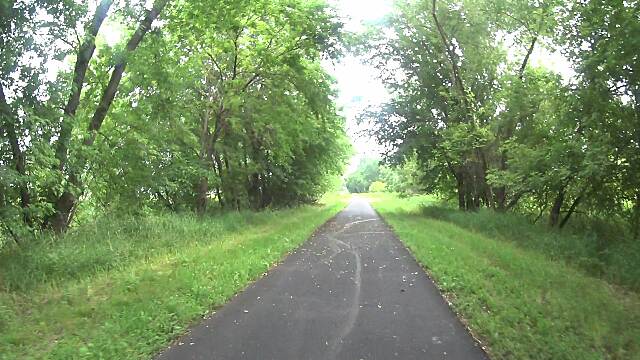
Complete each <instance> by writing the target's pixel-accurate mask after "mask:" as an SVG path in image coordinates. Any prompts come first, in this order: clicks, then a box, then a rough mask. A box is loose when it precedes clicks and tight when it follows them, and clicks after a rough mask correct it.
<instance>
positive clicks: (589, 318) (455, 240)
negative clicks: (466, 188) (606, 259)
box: [372, 195, 640, 359]
mask: <svg viewBox="0 0 640 360" xmlns="http://www.w3.org/2000/svg"><path fill="white" fill-rule="evenodd" d="M424 202H425V198H411V199H400V198H397V197H394V196H392V195H376V196H375V197H374V198H373V201H372V204H373V206H374V207H375V208H376V210H378V211H379V212H380V214H381V215H382V216H383V217H384V218H385V219H386V220H387V221H388V222H389V224H390V225H391V226H393V228H394V229H395V231H396V233H397V234H398V236H399V237H400V239H402V241H403V242H404V243H405V244H406V245H407V246H408V247H409V249H410V250H411V251H412V252H413V254H414V255H415V257H416V258H417V259H418V261H420V262H421V263H422V264H424V265H425V267H426V268H427V269H428V271H429V273H430V274H431V276H432V277H433V279H434V281H436V283H437V284H438V286H439V287H440V288H441V289H442V291H443V292H444V293H445V295H446V296H447V297H448V298H449V299H450V300H451V302H452V305H453V306H454V308H455V309H456V311H458V312H459V313H461V314H462V316H463V317H464V318H465V319H466V321H467V322H468V325H469V327H470V328H471V329H472V331H473V332H474V333H475V334H476V335H477V336H478V337H479V338H481V339H482V340H483V342H484V343H485V344H486V345H488V347H489V349H490V353H491V355H492V357H493V358H494V359H639V358H640V296H638V294H637V293H635V292H632V291H623V290H621V289H620V288H618V287H615V286H612V285H610V284H609V283H607V282H606V281H604V280H603V279H600V278H595V277H592V276H590V275H588V274H587V273H586V272H585V271H584V270H583V269H581V268H580V266H574V265H573V264H571V263H568V262H564V261H558V260H557V259H554V256H553V255H552V254H549V253H547V252H546V251H544V250H543V249H533V248H532V247H527V246H519V243H518V241H517V239H511V240H509V239H508V236H518V233H512V234H510V235H508V236H507V234H501V235H500V236H488V234H490V233H491V231H493V232H494V233H495V231H496V230H495V229H496V226H495V223H496V222H500V221H505V219H504V218H500V216H499V215H497V214H496V215H494V217H495V219H494V220H491V219H490V218H488V217H486V216H485V215H476V216H485V218H484V219H483V221H484V223H483V224H482V226H484V227H485V228H491V227H493V228H494V229H493V230H491V231H476V230H474V229H473V228H465V227H463V226H460V225H458V224H456V223H454V222H451V221H446V220H439V219H434V218H430V217H428V216H426V215H425V212H424V209H423V204H424ZM467 216H474V215H473V214H471V215H467ZM476 225H477V226H478V227H480V226H481V223H480V222H478V223H477V224H476ZM532 241H533V238H532Z"/></svg>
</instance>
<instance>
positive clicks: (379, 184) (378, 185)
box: [369, 181, 387, 193]
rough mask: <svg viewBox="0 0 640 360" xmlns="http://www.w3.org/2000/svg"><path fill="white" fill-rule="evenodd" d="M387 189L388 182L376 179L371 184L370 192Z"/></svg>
mask: <svg viewBox="0 0 640 360" xmlns="http://www.w3.org/2000/svg"><path fill="white" fill-rule="evenodd" d="M385 191H387V184H385V183H383V182H382V181H374V182H372V183H371V185H369V192H372V193H377V192H385Z"/></svg>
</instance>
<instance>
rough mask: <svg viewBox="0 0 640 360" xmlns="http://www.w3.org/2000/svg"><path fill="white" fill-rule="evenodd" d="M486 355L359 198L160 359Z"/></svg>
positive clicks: (468, 358)
mask: <svg viewBox="0 0 640 360" xmlns="http://www.w3.org/2000/svg"><path fill="white" fill-rule="evenodd" d="M394 358H397V359H465V360H475V359H486V357H485V355H484V353H483V351H482V350H481V349H480V348H479V347H477V346H476V344H475V343H474V341H473V339H472V338H471V337H470V336H469V334H468V333H467V332H466V330H465V329H464V327H463V326H462V324H461V323H460V321H459V320H458V319H457V318H456V316H455V315H454V314H453V313H452V312H451V310H450V309H449V308H448V306H447V304H446V303H445V301H444V300H443V299H442V297H441V296H440V294H439V293H438V290H437V288H436V287H435V286H434V285H433V283H432V282H431V280H430V279H429V278H428V277H427V276H426V274H425V273H424V271H423V270H422V268H421V267H420V266H419V265H418V264H417V263H416V262H415V260H414V259H413V258H412V257H411V255H410V254H409V252H408V251H407V250H406V249H405V248H404V247H403V245H402V244H401V243H400V242H399V240H397V239H396V238H395V236H394V235H393V233H392V232H391V230H390V229H389V227H388V226H387V225H386V224H385V223H384V222H383V221H382V220H381V219H380V217H379V216H378V215H377V214H376V213H375V212H374V211H373V209H372V208H371V206H370V205H369V204H368V203H367V202H366V201H365V200H362V199H355V200H354V201H353V202H352V203H351V204H350V205H349V206H348V207H347V208H346V209H345V210H344V211H342V212H341V213H340V214H338V215H337V216H336V217H335V218H334V219H332V220H330V221H329V222H327V223H326V224H325V225H323V226H322V227H321V228H320V229H319V231H318V232H316V234H315V235H314V236H313V237H312V238H311V239H309V241H307V242H306V243H305V244H304V245H303V246H302V247H301V248H299V249H298V250H297V251H295V252H294V253H292V254H291V255H290V256H289V257H287V258H286V260H285V261H284V262H283V263H282V264H281V265H279V266H278V267H276V268H275V269H274V270H273V271H271V272H270V274H269V275H267V276H266V277H264V278H262V279H261V280H259V281H258V282H256V283H255V284H253V285H251V286H249V288H247V289H246V290H245V291H244V292H243V293H241V294H239V295H238V296H237V297H235V298H233V299H232V300H231V302H229V303H228V304H227V305H225V306H224V307H223V308H222V309H220V311H218V312H217V313H216V314H214V315H213V316H212V317H211V318H210V319H208V320H205V321H204V322H203V323H202V324H200V325H198V326H196V327H194V328H193V329H192V330H191V331H190V333H188V334H187V335H185V336H184V337H183V338H182V339H180V341H179V342H178V343H177V345H175V346H173V347H171V348H169V349H167V350H166V351H164V352H163V353H161V354H160V355H159V356H158V359H274V360H287V359H291V360H305V359H349V360H357V359H381V360H382V359H394Z"/></svg>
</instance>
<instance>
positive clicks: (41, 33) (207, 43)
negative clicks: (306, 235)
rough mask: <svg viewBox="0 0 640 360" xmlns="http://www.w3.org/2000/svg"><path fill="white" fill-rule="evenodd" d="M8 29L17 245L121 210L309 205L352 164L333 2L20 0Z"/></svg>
mask: <svg viewBox="0 0 640 360" xmlns="http://www.w3.org/2000/svg"><path fill="white" fill-rule="evenodd" d="M0 27H1V28H2V34H1V35H0V46H1V48H2V49H3V50H2V53H1V55H0V110H1V119H0V122H1V124H2V130H1V131H0V166H1V168H0V220H1V222H2V223H1V225H2V226H1V229H2V230H1V231H2V234H3V236H6V237H7V238H13V239H14V240H16V241H20V240H19V239H21V238H23V237H24V236H26V235H27V234H29V233H32V232H37V231H42V230H46V229H51V230H54V231H56V232H63V231H65V230H66V229H67V228H68V227H69V226H70V224H72V223H73V222H74V221H82V219H83V218H88V217H90V216H94V215H96V214H99V213H103V212H107V211H112V210H117V211H124V212H140V211H144V210H145V209H167V210H169V211H179V210H182V209H191V210H194V211H196V212H198V213H200V214H203V213H205V212H206V211H207V208H208V207H211V206H214V207H217V208H224V209H244V208H251V209H261V208H265V207H268V206H289V205H295V204H297V203H303V202H310V201H314V200H315V199H317V198H318V197H319V196H320V195H321V194H322V193H323V192H324V191H326V190H327V188H328V187H329V186H330V184H332V179H333V178H334V177H336V176H339V175H340V174H341V173H342V170H343V167H344V165H345V162H346V160H347V158H348V156H349V154H350V143H349V141H348V139H347V137H346V134H345V129H344V122H345V120H344V119H343V118H342V117H341V116H340V115H339V114H338V111H337V109H336V105H335V102H334V99H335V96H336V95H335V90H334V82H333V79H332V78H331V77H330V76H329V75H328V74H327V73H326V72H325V71H324V70H323V68H322V66H321V64H320V62H321V61H322V60H323V59H326V60H332V59H333V60H335V59H337V58H338V57H339V56H340V55H341V53H342V51H343V42H344V41H343V39H344V31H343V29H342V27H343V25H342V23H341V22H340V21H339V19H338V17H337V15H336V14H335V11H334V10H333V9H332V8H331V7H330V6H328V5H327V4H326V3H325V2H324V1H319V0H318V1H316V0H282V1H281V0H277V1H272V0H269V1H262V0H257V1H225V0H223V1H215V2H211V1H169V0H156V1H155V2H153V3H149V2H144V1H113V0H100V1H98V2H96V3H94V2H86V3H85V2H81V3H79V2H76V1H71V0H69V1H50V0H33V1H18V0H15V1H14V0H10V1H8V2H6V1H5V2H2V11H1V12H0ZM114 33H116V34H117V33H121V34H122V38H121V39H120V40H118V41H116V42H115V43H114V42H113V41H107V40H109V39H108V36H111V35H113V34H114Z"/></svg>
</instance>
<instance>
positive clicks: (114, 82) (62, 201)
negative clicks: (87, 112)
mask: <svg viewBox="0 0 640 360" xmlns="http://www.w3.org/2000/svg"><path fill="white" fill-rule="evenodd" d="M167 2H168V0H158V1H156V3H155V4H154V5H153V8H152V9H151V10H150V11H148V12H147V14H146V15H145V17H144V19H142V21H141V22H140V24H139V26H138V28H137V29H136V31H135V32H134V33H133V35H132V36H131V38H130V39H129V42H128V43H127V47H126V54H125V55H124V56H123V57H122V59H121V60H120V61H119V62H118V63H117V64H116V65H115V67H114V69H113V71H112V73H111V78H110V79H109V84H108V85H107V87H106V89H105V90H104V92H103V93H102V97H101V99H100V103H99V104H98V107H97V108H96V111H95V112H94V114H93V118H92V119H91V123H90V124H89V129H88V131H89V134H88V136H87V137H86V138H85V140H84V142H83V144H84V145H85V146H91V145H93V143H94V141H95V138H96V135H97V132H98V131H99V130H100V127H101V126H102V122H103V121H104V119H105V117H106V116H107V112H108V111H109V108H110V107H111V103H112V102H113V99H114V98H115V95H116V91H117V90H118V86H119V85H120V80H121V79H122V74H123V73H124V69H125V67H126V64H127V60H126V59H127V56H128V55H130V54H131V52H133V51H134V50H135V49H136V48H137V47H138V45H139V44H140V42H141V41H142V38H143V37H144V35H145V34H146V33H147V31H148V30H149V29H150V27H151V23H153V21H154V20H155V19H156V18H157V17H158V15H159V14H160V11H162V9H163V8H164V7H165V6H166V4H167ZM105 3H108V2H107V1H103V2H102V3H101V6H102V5H103V4H105ZM96 15H98V14H96ZM105 16H106V12H105ZM102 20H104V19H102ZM100 23H101V21H100ZM93 46H95V45H93ZM85 71H86V69H85ZM74 77H75V75H74ZM83 77H84V76H83ZM74 81H75V79H74ZM77 96H79V94H78V95H77ZM72 97H73V96H72ZM70 101H71V99H70ZM76 107H77V105H76ZM74 111H75V110H74ZM64 152H65V153H66V149H65V151H64ZM68 180H69V183H70V184H71V185H72V186H74V187H76V188H80V187H81V184H80V179H79V177H78V176H77V175H76V174H74V172H73V171H72V170H71V171H69V175H68ZM76 202H77V197H76V196H75V195H74V194H73V193H72V192H71V191H70V190H69V189H65V190H64V191H63V192H62V195H60V197H59V198H58V199H57V200H56V201H55V205H54V209H55V213H54V214H53V215H52V217H51V219H48V221H47V222H48V225H49V226H50V227H51V229H52V230H53V231H54V232H56V233H62V232H64V231H65V230H66V229H67V227H68V226H69V223H70V222H71V218H72V216H73V211H74V210H75V208H76Z"/></svg>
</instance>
